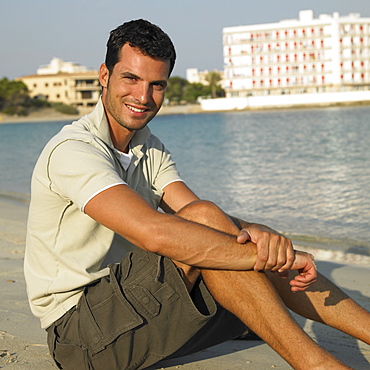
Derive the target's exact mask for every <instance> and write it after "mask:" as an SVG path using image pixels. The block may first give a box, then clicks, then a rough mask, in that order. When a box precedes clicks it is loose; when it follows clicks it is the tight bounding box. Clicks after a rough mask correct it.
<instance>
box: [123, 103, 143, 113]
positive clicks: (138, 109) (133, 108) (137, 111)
mask: <svg viewBox="0 0 370 370" xmlns="http://www.w3.org/2000/svg"><path fill="white" fill-rule="evenodd" d="M126 107H127V108H128V109H130V110H132V111H133V112H135V113H144V112H145V111H147V110H148V109H145V108H144V109H143V108H135V107H133V106H132V105H128V104H126Z"/></svg>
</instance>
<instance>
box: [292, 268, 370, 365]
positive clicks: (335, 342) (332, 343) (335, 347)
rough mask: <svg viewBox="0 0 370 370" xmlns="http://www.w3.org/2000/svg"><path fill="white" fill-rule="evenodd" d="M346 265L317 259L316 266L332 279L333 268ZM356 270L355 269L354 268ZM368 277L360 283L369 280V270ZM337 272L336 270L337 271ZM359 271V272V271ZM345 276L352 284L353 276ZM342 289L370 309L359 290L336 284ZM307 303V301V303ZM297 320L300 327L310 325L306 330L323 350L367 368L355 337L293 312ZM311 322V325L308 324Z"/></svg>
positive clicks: (327, 302)
mask: <svg viewBox="0 0 370 370" xmlns="http://www.w3.org/2000/svg"><path fill="white" fill-rule="evenodd" d="M345 266H346V265H343V264H339V263H334V262H326V261H318V262H317V267H318V271H320V272H321V273H323V275H325V276H326V277H327V278H328V279H330V280H331V281H334V272H335V270H338V269H341V268H345ZM355 270H356V269H355ZM368 271H369V273H368V277H367V278H366V276H362V277H361V279H362V284H363V282H364V281H366V283H367V282H368V281H369V278H370V270H368ZM337 272H338V271H337ZM360 273H361V272H360ZM345 276H348V279H351V280H352V282H351V284H352V285H353V279H355V278H356V277H355V276H350V274H348V272H347V273H345ZM336 285H337V286H338V287H339V288H340V289H341V290H342V291H344V292H345V293H346V294H347V295H348V296H349V297H351V298H353V299H354V300H355V301H356V302H357V303H359V304H360V305H361V306H363V307H364V308H365V309H367V310H369V309H370V297H368V296H364V295H363V294H362V293H361V292H360V291H359V290H353V289H349V288H344V287H343V286H340V284H336ZM337 303H338V302H335V301H334V300H333V299H332V297H330V295H329V296H328V297H327V299H326V304H327V305H335V304H337ZM307 304H309V303H307ZM293 315H294V317H295V319H296V320H297V322H298V323H299V324H300V326H301V327H303V328H304V327H305V326H306V327H307V324H308V326H310V328H308V329H307V331H308V332H312V333H313V337H314V339H315V341H316V342H317V343H318V344H319V345H320V346H321V347H322V348H324V349H325V350H327V351H328V352H330V353H332V354H333V355H334V356H336V357H337V358H338V359H340V360H341V361H343V362H344V363H346V364H350V363H351V362H352V363H355V364H356V369H368V368H369V362H368V360H367V359H366V358H365V357H364V355H363V354H362V353H361V350H360V348H359V343H358V341H357V339H355V338H353V337H351V336H350V335H347V334H344V333H342V332H341V331H338V330H336V329H334V328H331V327H328V326H327V325H324V324H321V323H318V322H315V321H311V320H307V319H305V318H303V317H301V316H298V315H295V314H293ZM310 324H311V325H310Z"/></svg>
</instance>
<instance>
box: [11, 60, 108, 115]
mask: <svg viewBox="0 0 370 370" xmlns="http://www.w3.org/2000/svg"><path fill="white" fill-rule="evenodd" d="M17 80H20V81H22V82H23V83H25V84H26V85H27V87H28V90H29V91H30V96H31V97H41V98H43V99H46V100H48V101H50V102H60V103H64V104H68V105H73V106H75V107H77V108H88V107H93V106H94V105H95V104H96V103H97V101H98V99H99V96H100V93H101V86H100V83H99V76H98V71H95V70H91V69H89V68H87V67H84V66H80V65H78V64H75V63H71V62H63V61H62V60H61V59H59V58H53V59H52V60H51V62H50V64H49V65H47V66H42V67H40V68H38V70H37V73H36V74H34V75H29V76H23V77H19V78H18V79H17Z"/></svg>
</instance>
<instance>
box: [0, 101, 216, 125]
mask: <svg viewBox="0 0 370 370" xmlns="http://www.w3.org/2000/svg"><path fill="white" fill-rule="evenodd" d="M92 109H93V107H92V108H91V109H86V108H85V109H83V110H81V111H80V113H79V114H63V113H60V112H57V111H55V110H54V109H52V108H45V109H42V110H39V111H36V112H32V113H30V114H29V115H28V116H18V117H13V116H8V115H6V114H3V113H1V112H0V125H1V124H10V123H14V124H15V123H31V122H47V121H50V122H51V121H71V122H72V121H75V120H78V119H79V118H81V117H82V116H84V115H85V114H88V113H90V112H91V111H92ZM199 113H209V112H205V111H203V110H202V108H201V106H200V105H199V104H187V105H175V106H163V107H162V108H161V109H160V111H159V112H158V114H157V115H158V116H165V115H176V114H199Z"/></svg>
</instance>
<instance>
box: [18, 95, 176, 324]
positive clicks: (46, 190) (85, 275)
mask: <svg viewBox="0 0 370 370" xmlns="http://www.w3.org/2000/svg"><path fill="white" fill-rule="evenodd" d="M130 145H131V151H132V153H133V157H132V160H131V164H130V166H129V167H128V169H127V171H125V170H124V169H123V167H122V165H121V163H120V160H119V158H120V154H119V152H118V151H116V150H115V149H114V147H113V144H112V142H111V138H110V134H109V127H108V123H107V119H106V116H105V113H104V107H103V104H102V102H101V101H99V102H98V104H97V106H96V108H95V109H94V111H93V112H92V113H90V114H89V115H87V116H84V117H83V118H81V119H80V120H78V121H76V122H73V123H72V124H71V125H67V126H64V127H63V129H62V130H61V131H60V132H59V133H58V134H57V135H56V136H55V137H53V138H52V139H51V140H50V141H49V143H48V144H47V145H46V147H45V148H44V150H43V152H42V153H41V155H40V157H39V160H38V162H37V164H36V166H35V169H34V172H33V176H32V184H31V204H30V210H29V217H28V225H27V241H26V253H25V262H24V271H25V277H26V283H27V293H28V297H29V301H30V306H31V310H32V312H33V314H34V315H35V316H37V317H39V318H40V320H41V326H42V327H43V328H46V327H48V326H49V325H51V324H52V323H53V322H54V321H55V320H57V319H58V318H59V317H61V316H62V315H64V314H65V313H66V312H67V311H68V310H69V309H70V308H72V307H73V306H74V305H76V304H77V302H78V300H79V298H80V296H81V292H82V290H83V287H84V286H85V285H87V284H89V283H91V282H92V281H94V280H96V279H98V278H100V277H102V276H105V275H108V267H107V265H108V264H109V263H117V262H120V260H121V259H122V258H123V257H124V256H125V255H126V254H127V252H128V251H129V250H132V248H135V247H134V246H133V245H131V244H130V243H129V242H128V241H127V240H125V239H124V238H123V237H121V236H119V235H117V234H115V233H114V232H113V231H111V230H110V229H108V228H106V227H104V226H102V225H100V224H99V223H97V222H95V221H94V220H93V219H91V218H90V217H89V216H87V215H86V214H85V213H84V212H83V207H84V206H85V204H86V203H87V202H88V201H89V200H90V199H91V198H92V197H94V196H95V195H96V194H98V193H99V192H101V191H103V190H105V189H108V188H110V187H112V186H116V185H118V184H127V185H128V186H130V188H132V189H134V190H135V191H137V192H138V193H139V194H140V195H141V196H142V197H143V198H144V199H145V200H146V201H147V202H148V203H149V204H150V205H151V206H152V207H153V208H155V209H157V208H158V206H159V202H160V200H161V197H162V193H163V192H162V189H163V188H164V187H165V186H166V185H168V184H169V183H171V182H174V181H181V179H180V176H179V173H178V171H177V170H176V166H175V163H174V162H173V160H172V158H171V154H170V153H169V152H168V151H167V150H166V148H165V147H164V145H163V144H162V143H161V141H160V140H159V139H158V138H157V137H155V136H154V135H152V134H151V132H150V130H149V128H148V127H145V128H144V129H142V130H140V131H138V132H136V133H135V135H134V137H133V138H132V140H131V143H130Z"/></svg>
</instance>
